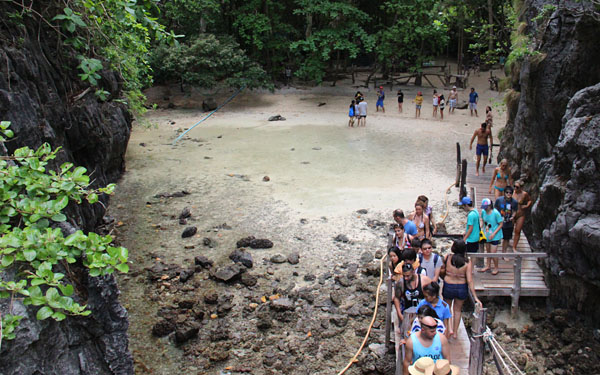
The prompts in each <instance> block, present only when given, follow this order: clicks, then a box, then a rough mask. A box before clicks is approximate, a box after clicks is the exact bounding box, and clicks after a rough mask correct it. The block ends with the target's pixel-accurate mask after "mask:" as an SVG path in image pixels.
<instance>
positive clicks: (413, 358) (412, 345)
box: [403, 316, 450, 374]
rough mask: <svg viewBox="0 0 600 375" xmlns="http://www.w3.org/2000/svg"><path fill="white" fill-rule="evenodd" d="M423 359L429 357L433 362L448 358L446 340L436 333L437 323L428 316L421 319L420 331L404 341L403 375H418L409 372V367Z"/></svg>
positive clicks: (448, 349)
mask: <svg viewBox="0 0 600 375" xmlns="http://www.w3.org/2000/svg"><path fill="white" fill-rule="evenodd" d="M423 357H429V358H431V359H432V360H433V361H434V362H436V361H439V360H442V359H445V358H450V347H449V345H448V339H446V336H444V335H442V334H441V333H439V332H437V322H436V321H435V319H433V318H432V317H430V316H425V317H423V319H421V330H420V331H418V332H414V333H411V334H410V337H409V338H408V340H406V353H405V354H404V363H403V366H404V372H403V374H418V373H415V372H409V366H410V365H415V364H416V363H417V361H418V360H419V359H420V358H423ZM413 369H414V367H413Z"/></svg>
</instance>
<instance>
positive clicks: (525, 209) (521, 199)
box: [513, 180, 533, 251]
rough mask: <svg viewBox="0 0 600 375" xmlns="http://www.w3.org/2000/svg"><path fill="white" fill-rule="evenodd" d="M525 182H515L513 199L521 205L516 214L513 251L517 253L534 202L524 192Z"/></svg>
mask: <svg viewBox="0 0 600 375" xmlns="http://www.w3.org/2000/svg"><path fill="white" fill-rule="evenodd" d="M523 184H524V182H523V180H519V181H517V182H515V193H514V195H513V198H515V200H516V201H517V202H518V203H519V208H518V210H517V213H516V214H515V218H514V221H515V229H514V234H515V239H514V241H513V250H514V251H516V249H517V246H518V245H519V240H520V239H521V230H522V229H523V224H525V218H526V217H527V215H529V209H530V208H531V205H532V204H533V200H532V199H531V197H530V196H529V194H528V193H527V192H526V191H525V190H523Z"/></svg>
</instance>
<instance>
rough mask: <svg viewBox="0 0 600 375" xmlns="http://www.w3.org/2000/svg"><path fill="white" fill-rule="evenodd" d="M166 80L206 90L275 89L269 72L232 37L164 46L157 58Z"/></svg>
mask: <svg viewBox="0 0 600 375" xmlns="http://www.w3.org/2000/svg"><path fill="white" fill-rule="evenodd" d="M153 61H154V62H155V63H156V65H155V66H154V69H155V70H156V72H157V74H159V75H160V76H161V78H163V79H174V80H177V81H180V82H181V83H186V84H193V85H198V86H202V87H208V88H210V87H214V86H216V85H217V84H225V85H227V86H231V87H242V86H246V87H248V88H258V87H271V84H270V83H269V79H268V77H267V74H266V73H265V71H264V70H263V69H262V68H261V67H260V66H259V65H258V64H256V63H254V62H252V61H251V60H250V59H249V58H248V57H247V56H246V54H245V53H244V51H242V50H241V49H240V48H239V45H238V44H237V43H236V42H235V41H234V40H233V39H232V38H230V37H223V38H217V37H216V36H214V35H213V34H202V35H199V36H198V37H197V38H195V39H193V40H192V41H191V42H190V43H189V44H188V43H178V44H177V45H167V44H163V45H161V46H160V47H158V48H157V49H156V51H155V54H154V56H153Z"/></svg>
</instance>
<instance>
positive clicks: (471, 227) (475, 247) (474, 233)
mask: <svg viewBox="0 0 600 375" xmlns="http://www.w3.org/2000/svg"><path fill="white" fill-rule="evenodd" d="M458 205H459V206H462V207H464V209H465V210H466V211H467V212H469V213H468V214H467V228H466V229H465V234H464V235H463V241H464V242H465V244H466V249H467V250H466V251H467V252H468V253H477V252H478V251H479V232H480V231H481V227H480V226H479V224H480V220H479V213H478V212H477V210H476V209H475V208H474V207H473V200H472V199H471V198H469V197H463V199H462V200H461V201H460V202H459V203H458Z"/></svg>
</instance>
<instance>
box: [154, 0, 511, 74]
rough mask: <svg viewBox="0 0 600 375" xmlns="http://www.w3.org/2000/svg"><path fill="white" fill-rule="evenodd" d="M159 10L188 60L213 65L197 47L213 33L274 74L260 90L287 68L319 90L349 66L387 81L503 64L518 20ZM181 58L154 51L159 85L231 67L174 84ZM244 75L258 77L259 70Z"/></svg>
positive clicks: (462, 14) (360, 5) (210, 5)
mask: <svg viewBox="0 0 600 375" xmlns="http://www.w3.org/2000/svg"><path fill="white" fill-rule="evenodd" d="M158 7H159V9H160V10H161V13H160V14H159V16H158V17H159V20H160V22H161V23H163V24H164V25H165V26H166V27H167V29H169V30H173V31H174V32H175V33H177V34H181V35H184V36H183V37H182V38H181V40H180V42H181V43H182V44H185V45H186V46H187V47H185V48H181V49H178V48H175V47H172V48H173V49H172V51H173V52H174V53H175V54H176V55H177V56H178V57H179V58H180V59H181V58H185V59H186V60H194V59H196V58H198V59H200V60H205V56H206V55H207V53H203V54H201V55H200V56H198V55H196V53H198V51H197V50H196V49H195V48H193V47H192V46H195V45H198V44H203V43H205V42H206V40H209V38H210V35H212V36H214V38H215V39H216V42H215V43H219V44H223V45H227V46H229V45H231V43H232V42H231V40H234V41H235V42H237V43H238V44H239V46H240V49H239V50H237V52H236V55H238V54H243V55H245V56H246V57H247V58H248V59H249V60H250V61H254V62H255V63H257V64H258V65H259V66H260V67H261V68H262V69H264V70H265V71H266V74H267V75H268V76H267V77H265V76H260V77H259V79H261V81H260V82H258V85H263V84H264V83H265V82H267V81H269V80H273V79H275V80H278V79H283V78H284V74H285V70H286V68H287V69H291V71H292V73H293V75H294V76H295V77H298V78H300V79H302V80H306V81H315V82H321V81H323V80H325V79H327V78H328V77H329V76H333V77H335V76H336V74H337V73H338V72H340V71H343V70H345V71H347V69H348V68H349V67H350V66H351V65H358V66H361V65H362V66H365V65H369V66H371V67H374V68H376V69H378V70H380V71H382V72H383V73H384V74H386V73H387V72H389V71H391V70H393V71H408V70H413V71H414V70H420V69H421V67H422V63H423V62H425V61H428V60H431V59H432V58H433V57H435V56H439V55H440V54H447V55H448V56H449V57H451V58H452V57H455V58H457V59H459V60H460V61H462V63H464V64H468V63H472V61H473V59H474V57H475V56H478V59H479V60H480V61H481V62H482V63H490V64H491V63H496V62H498V61H499V60H504V59H505V58H506V57H507V56H508V54H509V52H510V43H511V41H510V32H511V29H512V23H513V22H514V21H512V20H513V19H514V14H513V13H514V12H513V10H512V6H511V4H510V2H507V1H500V0H464V1H463V0H446V1H439V0H386V1H382V2H373V1H366V0H278V1H274V0H245V1H240V0H227V1H217V0H171V1H164V2H160V3H158ZM234 49H235V47H234ZM239 58H241V56H239ZM173 60H174V58H173V57H172V56H170V53H165V48H164V47H160V48H158V49H156V50H155V51H154V58H153V60H152V61H153V62H152V67H153V69H154V70H155V72H156V76H157V78H158V79H160V80H171V79H173V78H178V79H180V80H181V81H185V82H195V83H197V84H204V82H208V83H210V84H213V83H215V82H218V81H221V80H222V79H223V76H222V72H227V71H228V70H229V68H230V67H229V66H228V62H227V61H225V60H222V59H215V60H216V61H213V65H212V68H213V74H214V75H215V76H214V77H210V75H211V73H210V72H206V70H202V69H200V70H201V72H202V73H201V74H197V72H192V73H191V74H187V73H186V72H181V73H179V75H180V76H178V77H173V73H178V71H176V70H175V71H173V68H174V65H175V64H173V63H174V61H173ZM460 61H459V62H460ZM186 64H188V65H194V64H195V65H199V66H203V65H205V63H204V62H202V61H201V62H198V63H192V62H191V61H188V62H186ZM245 66H251V65H245ZM238 72H239V73H240V75H241V76H246V75H247V76H248V77H253V76H254V74H255V73H256V72H257V71H256V70H245V68H244V69H242V70H239V71H238ZM186 76H187V77H186ZM189 76H193V77H194V78H193V79H190V78H191V77H189ZM254 77H255V76H254ZM263 78H264V79H265V81H262V79H263ZM254 79H256V77H255V78H254Z"/></svg>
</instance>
